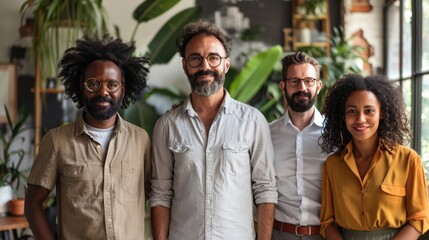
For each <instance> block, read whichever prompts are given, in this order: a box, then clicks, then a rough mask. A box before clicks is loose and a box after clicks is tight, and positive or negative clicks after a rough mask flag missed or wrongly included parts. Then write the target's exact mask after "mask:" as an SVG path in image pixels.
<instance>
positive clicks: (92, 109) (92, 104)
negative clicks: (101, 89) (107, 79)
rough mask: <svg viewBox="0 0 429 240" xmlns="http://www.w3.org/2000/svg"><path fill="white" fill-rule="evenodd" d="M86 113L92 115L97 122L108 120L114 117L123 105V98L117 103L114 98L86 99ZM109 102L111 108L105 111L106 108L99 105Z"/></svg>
mask: <svg viewBox="0 0 429 240" xmlns="http://www.w3.org/2000/svg"><path fill="white" fill-rule="evenodd" d="M83 101H84V104H85V109H86V111H87V112H88V113H89V114H91V116H92V117H93V118H95V119H97V120H107V119H109V118H111V117H112V116H114V115H115V114H116V113H117V112H118V111H119V108H120V107H121V105H122V98H121V99H120V100H119V101H115V100H113V99H112V98H106V97H102V96H99V97H94V98H92V99H90V100H89V99H88V98H84V99H83ZM100 101H102V102H108V103H110V107H108V108H107V109H105V107H100V106H98V105H97V102H100Z"/></svg>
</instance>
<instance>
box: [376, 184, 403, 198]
mask: <svg viewBox="0 0 429 240" xmlns="http://www.w3.org/2000/svg"><path fill="white" fill-rule="evenodd" d="M381 190H383V192H385V193H388V194H390V195H393V196H398V197H404V196H405V195H406V191H405V187H402V186H392V185H387V184H381Z"/></svg>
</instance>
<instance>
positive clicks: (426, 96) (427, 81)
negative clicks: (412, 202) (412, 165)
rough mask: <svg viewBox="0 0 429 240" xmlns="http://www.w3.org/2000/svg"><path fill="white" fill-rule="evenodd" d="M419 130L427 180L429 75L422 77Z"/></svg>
mask: <svg viewBox="0 0 429 240" xmlns="http://www.w3.org/2000/svg"><path fill="white" fill-rule="evenodd" d="M421 128H422V134H421V148H422V151H421V156H422V160H423V164H424V166H425V169H426V178H427V179H429V75H424V76H423V90H422V114H421Z"/></svg>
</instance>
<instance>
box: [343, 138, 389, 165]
mask: <svg viewBox="0 0 429 240" xmlns="http://www.w3.org/2000/svg"><path fill="white" fill-rule="evenodd" d="M395 149H397V146H395V147H393V148H389V147H388V146H386V145H385V144H384V143H383V141H379V142H378V148H377V152H380V153H381V152H385V153H389V154H390V155H394V154H395V152H396V150H395ZM352 152H353V141H350V142H349V143H348V144H347V145H346V147H345V148H344V150H343V151H342V152H341V156H340V159H343V160H345V158H348V157H349V156H350V154H351V153H352Z"/></svg>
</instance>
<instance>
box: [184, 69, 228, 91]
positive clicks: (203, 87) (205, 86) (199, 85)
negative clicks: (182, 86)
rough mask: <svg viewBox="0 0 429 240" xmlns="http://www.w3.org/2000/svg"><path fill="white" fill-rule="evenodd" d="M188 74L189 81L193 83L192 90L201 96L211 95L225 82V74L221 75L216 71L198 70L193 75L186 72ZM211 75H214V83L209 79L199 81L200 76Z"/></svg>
mask: <svg viewBox="0 0 429 240" xmlns="http://www.w3.org/2000/svg"><path fill="white" fill-rule="evenodd" d="M186 75H187V76H188V80H189V83H190V84H191V89H192V91H195V93H197V94H198V95H200V96H206V97H207V96H210V95H213V94H214V93H216V92H217V91H218V90H219V89H220V88H221V87H223V83H224V75H219V74H218V73H217V72H215V71H198V72H196V73H194V74H193V75H190V74H186ZM203 75H211V76H213V77H214V81H213V83H212V84H210V83H209V81H198V77H199V76H203Z"/></svg>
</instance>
